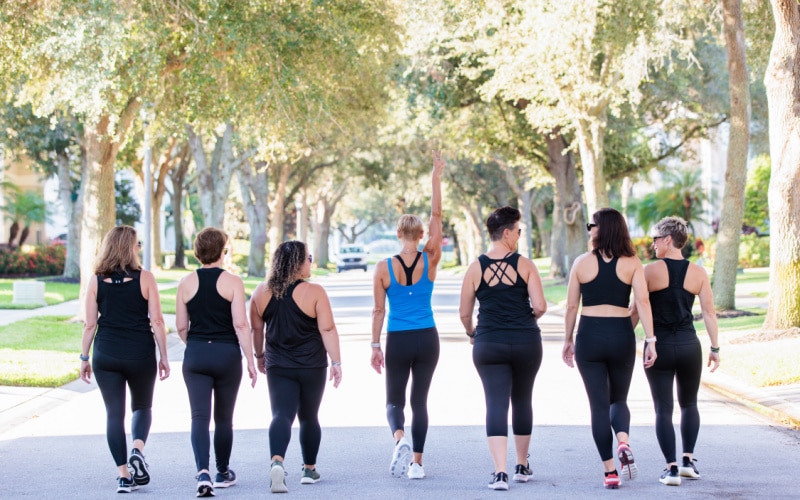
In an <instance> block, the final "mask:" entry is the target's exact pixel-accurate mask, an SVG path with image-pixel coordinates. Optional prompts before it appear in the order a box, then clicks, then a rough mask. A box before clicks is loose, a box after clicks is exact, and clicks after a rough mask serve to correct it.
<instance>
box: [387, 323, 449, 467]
mask: <svg viewBox="0 0 800 500" xmlns="http://www.w3.org/2000/svg"><path fill="white" fill-rule="evenodd" d="M385 361H386V418H387V420H389V429H390V430H391V431H392V434H394V432H395V431H397V430H403V429H404V425H405V413H404V409H405V406H406V386H407V385H408V377H409V375H410V376H411V377H412V378H413V380H412V382H411V413H412V416H411V439H412V441H413V447H414V452H415V453H422V452H423V450H424V449H425V437H426V436H427V435H428V390H429V389H430V388H431V380H432V379H433V371H434V370H435V369H436V364H437V363H438V362H439V332H438V331H437V330H436V327H433V328H425V329H421V330H406V331H402V332H389V333H388V334H387V335H386V360H385Z"/></svg>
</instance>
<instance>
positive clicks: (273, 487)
mask: <svg viewBox="0 0 800 500" xmlns="http://www.w3.org/2000/svg"><path fill="white" fill-rule="evenodd" d="M269 479H270V485H269V490H270V491H271V492H272V493H288V492H289V488H287V487H286V474H285V471H284V469H283V467H273V468H272V469H270V471H269Z"/></svg>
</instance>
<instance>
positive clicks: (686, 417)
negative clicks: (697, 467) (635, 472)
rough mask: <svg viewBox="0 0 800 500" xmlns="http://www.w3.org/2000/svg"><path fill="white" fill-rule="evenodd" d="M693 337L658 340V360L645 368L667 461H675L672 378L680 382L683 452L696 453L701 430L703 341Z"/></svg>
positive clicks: (679, 402) (657, 433)
mask: <svg viewBox="0 0 800 500" xmlns="http://www.w3.org/2000/svg"><path fill="white" fill-rule="evenodd" d="M693 336H694V342H692V343H687V344H666V343H659V344H658V357H657V358H656V362H655V363H654V364H653V366H652V367H650V368H648V369H647V370H645V374H646V375H647V381H648V382H649V383H650V393H651V394H652V395H653V404H654V405H655V409H656V437H657V438H658V445H659V446H660V447H661V453H663V454H664V458H665V459H666V461H667V463H672V462H675V461H676V459H675V458H676V457H675V455H676V454H675V429H674V428H673V427H672V410H673V408H674V407H675V402H674V400H673V395H672V381H673V380H677V382H678V404H679V405H680V407H681V440H682V441H683V452H684V453H694V445H695V443H697V435H698V433H699V432H700V412H699V411H698V410H697V391H698V390H699V389H700V374H701V372H702V371H703V351H702V348H701V347H700V341H699V340H698V339H697V337H696V336H695V335H693ZM659 338H660V337H659Z"/></svg>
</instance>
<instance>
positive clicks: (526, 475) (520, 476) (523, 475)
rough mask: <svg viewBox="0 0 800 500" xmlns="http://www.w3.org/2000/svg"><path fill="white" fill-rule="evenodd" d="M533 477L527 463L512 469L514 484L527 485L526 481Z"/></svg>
mask: <svg viewBox="0 0 800 500" xmlns="http://www.w3.org/2000/svg"><path fill="white" fill-rule="evenodd" d="M532 477H533V471H532V470H531V464H530V463H527V464H525V465H522V464H517V466H516V467H515V468H514V482H516V483H527V482H528V479H530V478H532Z"/></svg>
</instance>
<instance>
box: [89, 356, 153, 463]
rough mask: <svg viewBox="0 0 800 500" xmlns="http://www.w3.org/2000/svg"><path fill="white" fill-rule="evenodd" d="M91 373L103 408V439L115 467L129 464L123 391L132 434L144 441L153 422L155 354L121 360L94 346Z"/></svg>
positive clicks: (135, 438)
mask: <svg viewBox="0 0 800 500" xmlns="http://www.w3.org/2000/svg"><path fill="white" fill-rule="evenodd" d="M92 370H93V371H94V377H95V380H96V381H97V387H99V388H100V394H101V395H102V396H103V402H104V403H105V405H106V440H107V441H108V448H109V449H110V450H111V456H112V457H114V462H115V463H116V464H117V466H118V467H119V466H121V465H125V464H126V463H128V445H127V441H126V438H125V397H126V394H125V392H126V391H125V388H126V386H127V387H128V388H129V389H130V391H131V412H132V413H133V418H132V420H131V435H132V437H133V440H134V441H135V440H137V439H141V440H142V441H147V436H148V434H150V424H151V423H152V421H153V412H152V407H153V390H154V388H155V384H156V373H157V366H156V353H155V350H154V351H153V355H152V356H151V357H148V358H145V359H121V358H116V357H113V356H109V355H108V354H104V353H103V352H101V351H100V350H98V349H97V346H96V345H95V348H94V352H93V354H92Z"/></svg>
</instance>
